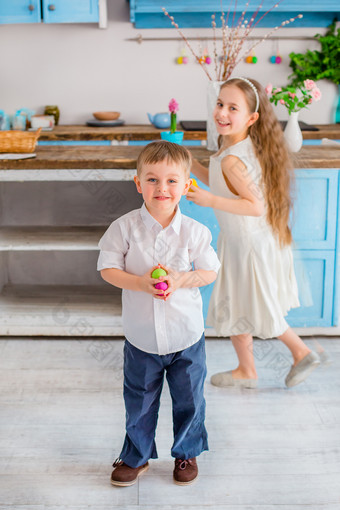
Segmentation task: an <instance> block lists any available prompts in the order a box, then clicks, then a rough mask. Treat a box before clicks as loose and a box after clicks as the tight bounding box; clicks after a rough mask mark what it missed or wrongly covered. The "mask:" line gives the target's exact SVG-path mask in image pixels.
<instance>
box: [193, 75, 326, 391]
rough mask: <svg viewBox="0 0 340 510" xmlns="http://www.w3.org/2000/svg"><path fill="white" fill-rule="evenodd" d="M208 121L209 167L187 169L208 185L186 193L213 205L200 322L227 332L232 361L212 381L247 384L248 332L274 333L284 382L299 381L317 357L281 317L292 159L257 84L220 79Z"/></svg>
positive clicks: (293, 301) (292, 298)
mask: <svg viewBox="0 0 340 510" xmlns="http://www.w3.org/2000/svg"><path fill="white" fill-rule="evenodd" d="M214 120H215V123H216V127H217V131H218V133H219V135H220V136H219V142H220V149H219V151H218V152H217V153H216V154H214V155H213V156H212V157H211V158H210V167H209V170H208V169H207V168H205V167H203V166H202V165H201V164H200V163H198V161H197V160H194V162H193V167H192V172H193V173H194V174H195V175H196V176H197V177H198V178H199V179H200V180H201V181H202V182H204V183H205V184H207V185H209V186H210V190H211V191H210V192H209V191H206V190H203V189H201V188H195V189H194V190H193V191H191V192H189V193H188V195H187V198H188V200H191V201H193V202H194V203H196V204H198V205H201V206H203V207H213V208H214V211H215V214H216V216H217V219H218V223H219V226H220V235H219V239H218V253H219V258H220V261H221V262H222V267H221V269H220V272H219V274H218V276H217V280H216V283H215V286H214V289H213V293H212V297H211V301H210V304H209V311H208V318H207V324H208V325H209V326H213V327H214V328H215V330H216V333H217V334H218V335H220V336H230V338H231V340H232V343H233V346H234V348H235V351H236V354H237V356H238V360H239V366H238V367H237V368H236V369H235V370H232V371H228V372H222V373H219V374H215V375H213V376H212V378H211V382H212V384H214V385H215V386H223V387H224V386H243V387H248V388H254V387H256V385H257V373H256V367H255V363H254V356H253V336H256V337H258V338H274V337H277V338H279V339H280V340H281V341H282V342H283V343H284V344H285V345H286V346H287V347H288V349H290V351H291V353H292V356H293V365H292V367H291V370H290V371H289V373H288V375H287V377H286V380H285V382H286V385H287V386H288V387H291V386H294V385H296V384H299V383H301V382H302V381H303V380H305V379H306V377H307V376H308V375H309V374H310V373H311V372H312V371H313V370H314V369H315V368H316V367H317V366H318V364H319V363H320V359H319V356H318V355H317V354H316V353H315V352H313V351H311V350H310V349H309V348H308V347H307V346H306V345H305V344H304V342H303V341H302V340H301V338H300V337H298V336H297V335H296V334H295V333H294V331H293V330H292V329H291V328H290V327H289V325H288V323H287V322H286V321H285V319H284V316H285V315H286V314H287V312H288V311H289V309H290V308H295V307H297V306H299V300H298V291H297V284H296V280H295V274H294V267H293V256H292V250H291V246H290V245H291V242H292V234H291V230H290V228H289V212H290V207H291V199H290V177H291V173H292V165H291V162H290V158H289V154H288V151H287V148H286V145H285V142H284V138H283V133H282V129H281V127H280V125H279V123H278V121H277V119H276V116H275V114H274V111H273V108H272V106H271V104H270V102H269V100H268V98H267V95H266V93H265V91H264V89H263V88H262V86H261V85H260V84H259V83H258V82H257V81H255V80H249V79H247V78H233V79H230V80H228V81H226V82H225V83H223V85H222V86H221V89H220V93H219V97H218V100H217V104H216V108H215V110H214Z"/></svg>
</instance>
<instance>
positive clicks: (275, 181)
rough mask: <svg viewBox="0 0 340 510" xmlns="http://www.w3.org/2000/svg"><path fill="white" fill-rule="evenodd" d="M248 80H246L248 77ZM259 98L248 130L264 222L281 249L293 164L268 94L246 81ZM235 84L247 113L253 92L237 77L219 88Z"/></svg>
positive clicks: (286, 239) (287, 234)
mask: <svg viewBox="0 0 340 510" xmlns="http://www.w3.org/2000/svg"><path fill="white" fill-rule="evenodd" d="M248 79H249V78H248ZM249 81H251V82H252V83H253V85H254V86H255V87H256V89H257V92H258V95H259V100H260V104H259V109H258V113H259V118H258V120H257V121H256V122H255V123H254V124H253V125H252V126H250V128H249V135H250V138H251V140H252V142H253V146H254V149H255V153H256V156H257V158H258V160H259V162H260V165H261V168H262V183H263V190H264V196H265V200H266V204H267V221H268V223H269V224H270V225H271V227H272V229H273V231H274V233H275V234H276V235H277V237H278V239H279V242H280V244H281V246H284V245H289V244H291V242H292V233H291V229H290V226H289V215H290V210H291V208H292V199H291V187H292V179H293V172H292V170H293V165H292V161H291V157H290V154H289V151H288V148H287V146H286V143H285V139H284V136H283V131H282V128H281V126H280V124H279V122H278V120H277V118H276V116H275V113H274V110H273V108H272V105H271V104H270V102H269V100H268V97H267V94H266V92H265V90H264V88H263V87H262V85H260V83H258V82H257V81H256V80H253V79H251V80H249ZM229 85H235V86H236V87H238V88H239V89H241V90H242V92H243V93H244V95H245V97H246V100H247V103H248V106H249V111H250V112H254V111H255V107H256V97H255V93H254V91H253V90H252V88H251V87H250V85H249V84H248V83H247V82H245V81H243V80H240V79H238V78H232V79H230V80H228V81H226V82H225V83H223V84H222V86H221V89H223V88H225V87H228V86H229Z"/></svg>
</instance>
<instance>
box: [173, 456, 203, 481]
mask: <svg viewBox="0 0 340 510" xmlns="http://www.w3.org/2000/svg"><path fill="white" fill-rule="evenodd" d="M197 477H198V467H197V463H196V457H193V458H192V459H187V460H182V459H175V469H174V482H175V483H176V484H177V485H189V484H191V483H192V482H193V481H194V480H196V478H197Z"/></svg>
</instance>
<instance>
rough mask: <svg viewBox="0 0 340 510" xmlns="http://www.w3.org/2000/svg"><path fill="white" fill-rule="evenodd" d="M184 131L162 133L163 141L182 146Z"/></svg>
mask: <svg viewBox="0 0 340 510" xmlns="http://www.w3.org/2000/svg"><path fill="white" fill-rule="evenodd" d="M183 135H184V131H175V132H174V133H171V132H170V131H162V132H161V138H162V140H167V141H168V142H172V143H177V144H178V145H182V141H183Z"/></svg>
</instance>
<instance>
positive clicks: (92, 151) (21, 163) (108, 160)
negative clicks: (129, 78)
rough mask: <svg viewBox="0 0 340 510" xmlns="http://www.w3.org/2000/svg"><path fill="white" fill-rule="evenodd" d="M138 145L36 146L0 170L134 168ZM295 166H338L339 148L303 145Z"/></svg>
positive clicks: (205, 159)
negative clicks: (30, 155) (26, 156)
mask: <svg viewBox="0 0 340 510" xmlns="http://www.w3.org/2000/svg"><path fill="white" fill-rule="evenodd" d="M141 150H142V147H141V146H66V147H63V146H40V147H37V148H36V151H35V153H36V155H37V156H36V157H35V158H32V159H23V160H0V169H2V170H6V169H18V170H21V169H22V170H30V169H42V170H43V169H46V170H48V169H135V168H136V160H137V157H138V154H139V153H140V151H141ZM191 153H192V154H193V156H194V157H195V158H197V159H198V160H199V161H200V162H201V163H202V164H203V165H205V166H208V164H209V157H210V156H211V155H212V152H209V151H207V150H206V149H204V148H200V147H193V148H192V149H191ZM294 165H295V168H337V169H339V168H340V147H336V146H303V147H302V149H301V150H300V152H298V153H296V154H294Z"/></svg>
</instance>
